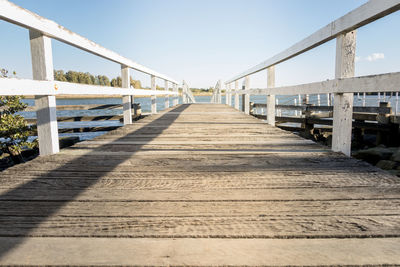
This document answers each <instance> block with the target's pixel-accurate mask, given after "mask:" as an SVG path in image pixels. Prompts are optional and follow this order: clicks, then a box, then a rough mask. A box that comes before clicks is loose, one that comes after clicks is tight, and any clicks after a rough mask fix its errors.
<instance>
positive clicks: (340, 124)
mask: <svg viewBox="0 0 400 267" xmlns="http://www.w3.org/2000/svg"><path fill="white" fill-rule="evenodd" d="M355 52H356V31H355V30H354V31H351V32H348V33H345V34H342V35H339V36H338V37H337V39H336V69H335V78H336V79H338V78H349V77H354V66H355ZM353 98H354V95H353V94H352V93H343V94H340V93H335V94H334V107H333V131H332V150H333V151H336V152H342V153H344V154H345V155H347V156H350V154H351V130H352V116H353V114H352V113H353Z"/></svg>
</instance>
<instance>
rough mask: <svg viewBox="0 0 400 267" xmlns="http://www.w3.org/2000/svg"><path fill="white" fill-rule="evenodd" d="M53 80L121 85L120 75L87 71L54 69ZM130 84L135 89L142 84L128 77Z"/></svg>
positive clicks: (140, 87) (139, 87) (112, 85)
mask: <svg viewBox="0 0 400 267" xmlns="http://www.w3.org/2000/svg"><path fill="white" fill-rule="evenodd" d="M54 80H56V81H60V82H71V83H83V84H93V85H101V86H111V87H122V79H121V77H120V76H118V77H117V78H113V79H111V81H110V79H109V78H108V77H107V76H105V75H92V74H90V73H89V72H80V71H72V70H70V71H67V72H66V73H64V71H63V70H54ZM130 85H131V86H133V88H136V89H142V84H141V82H140V81H139V80H134V79H132V77H130Z"/></svg>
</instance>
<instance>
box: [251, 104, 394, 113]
mask: <svg viewBox="0 0 400 267" xmlns="http://www.w3.org/2000/svg"><path fill="white" fill-rule="evenodd" d="M254 107H255V108H266V107H267V105H266V104H264V103H254ZM275 108H277V109H286V110H305V108H306V106H296V105H275ZM308 109H309V110H310V111H333V107H332V106H308ZM353 112H359V113H362V112H365V113H381V114H391V113H392V108H390V107H358V106H354V107H353Z"/></svg>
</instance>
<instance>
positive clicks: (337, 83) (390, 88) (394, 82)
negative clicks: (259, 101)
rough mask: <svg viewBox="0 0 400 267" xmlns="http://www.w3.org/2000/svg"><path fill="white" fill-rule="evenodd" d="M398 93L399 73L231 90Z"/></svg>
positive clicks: (265, 93)
mask: <svg viewBox="0 0 400 267" xmlns="http://www.w3.org/2000/svg"><path fill="white" fill-rule="evenodd" d="M377 91H379V92H396V91H400V72H393V73H385V74H378V75H368V76H360V77H352V78H340V79H333V80H327V81H323V82H314V83H307V84H299V85H292V86H282V87H274V88H258V89H257V88H253V89H249V90H233V91H232V92H234V93H237V94H251V95H296V94H298V93H299V92H301V94H326V93H374V92H377Z"/></svg>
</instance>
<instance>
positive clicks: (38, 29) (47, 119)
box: [0, 0, 179, 155]
mask: <svg viewBox="0 0 400 267" xmlns="http://www.w3.org/2000/svg"><path fill="white" fill-rule="evenodd" d="M0 19H2V20H5V21H7V22H10V23H13V24H16V25H19V26H22V27H25V28H27V29H29V41H30V48H31V58H32V74H33V80H25V79H9V78H3V79H0V95H35V106H36V110H37V111H36V117H37V129H38V131H37V132H38V139H39V151H40V154H41V155H48V154H54V153H57V152H58V151H59V142H58V127H57V114H56V98H55V97H56V95H64V94H74V95H75V94H76V95H92V94H95V95H99V94H100V95H121V96H122V106H123V117H124V124H131V123H132V103H133V100H134V99H133V97H134V96H135V95H140V96H143V95H150V96H151V102H152V105H151V107H152V113H157V105H156V96H157V95H175V98H174V99H173V103H174V105H177V104H178V99H177V96H178V95H179V94H178V82H177V81H175V80H173V79H171V78H169V77H168V76H166V75H163V74H160V73H158V72H156V71H153V70H151V69H149V68H147V67H144V66H142V65H140V64H138V63H136V62H133V61H132V60H130V59H127V58H125V57H122V56H120V55H118V54H117V53H115V52H113V51H111V50H108V49H106V48H104V47H102V46H100V45H98V44H96V43H94V42H92V41H90V40H88V39H86V38H84V37H82V36H80V35H78V34H76V33H74V32H71V31H69V30H67V29H66V28H64V27H62V26H60V25H58V24H57V23H55V22H54V21H51V20H48V19H45V18H43V17H41V16H39V15H37V14H35V13H33V12H30V11H29V10H26V9H24V8H22V7H19V6H17V5H15V4H13V3H11V2H9V1H7V0H0ZM51 38H52V39H56V40H59V41H61V42H64V43H66V44H69V45H72V46H74V47H77V48H79V49H81V50H84V51H87V52H89V53H92V54H94V55H97V56H100V57H102V58H105V59H108V60H111V61H113V62H116V63H118V64H120V65H121V80H122V88H115V87H106V86H104V87H103V86H93V85H83V84H76V83H68V82H58V81H53V80H54V76H53V54H52V48H51ZM129 69H135V70H137V71H140V72H143V73H147V74H149V75H150V77H151V90H140V89H131V88H130V74H129ZM156 78H160V79H163V80H164V82H165V90H164V91H157V90H156V83H155V79H156ZM168 82H171V83H172V88H173V92H170V91H168ZM167 101H168V100H167ZM167 101H165V106H166V107H168V106H169V105H167V104H166V103H167Z"/></svg>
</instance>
